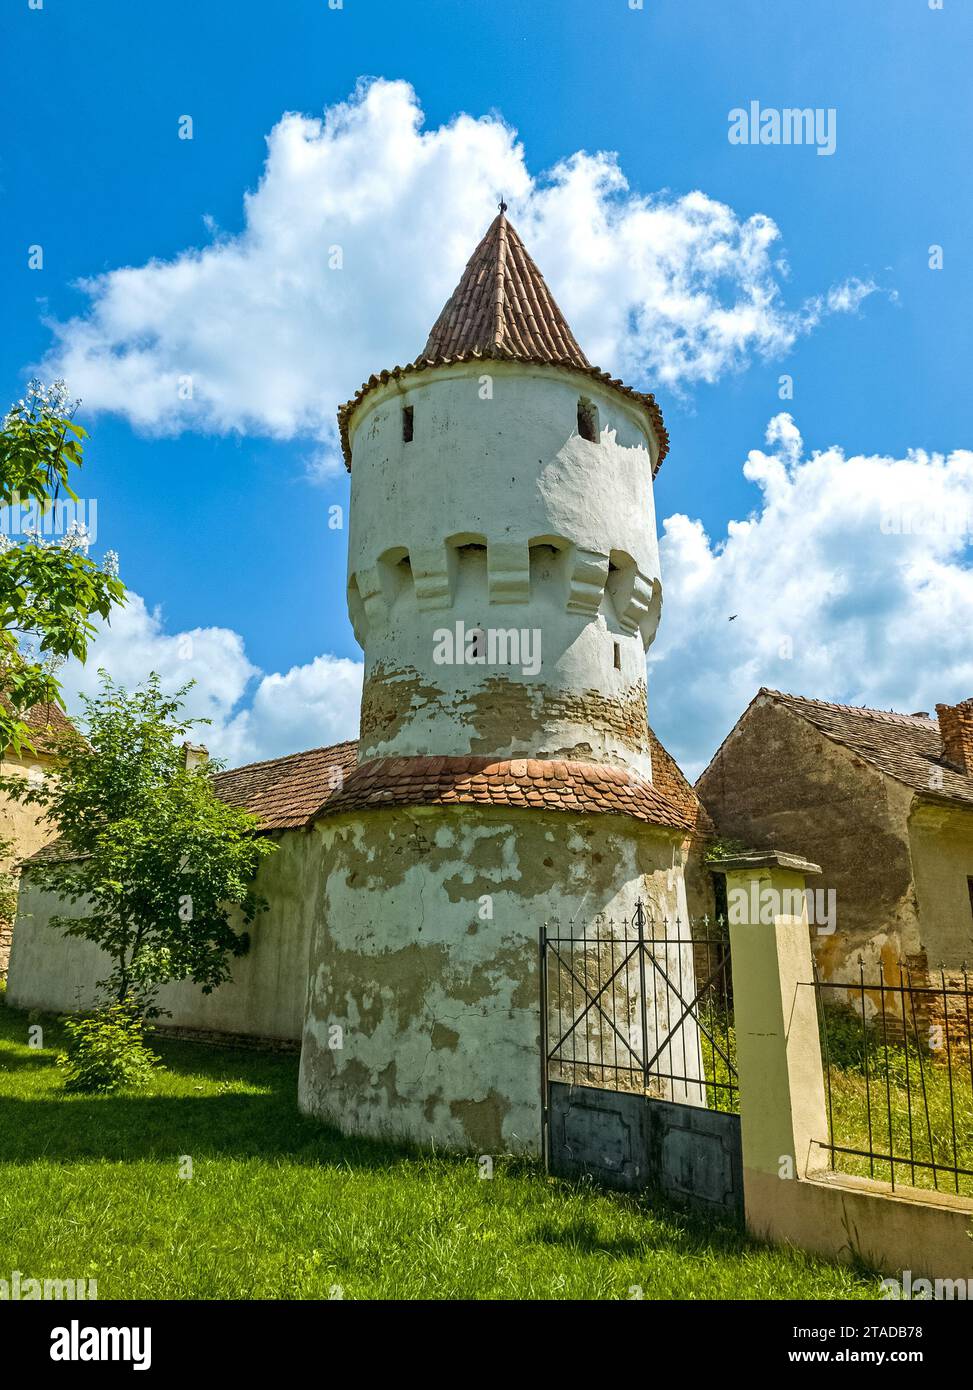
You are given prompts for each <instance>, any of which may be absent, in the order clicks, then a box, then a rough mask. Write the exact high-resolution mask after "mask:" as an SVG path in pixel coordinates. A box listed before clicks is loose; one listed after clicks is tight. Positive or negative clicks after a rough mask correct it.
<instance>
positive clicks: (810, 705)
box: [697, 686, 973, 805]
mask: <svg viewBox="0 0 973 1390" xmlns="http://www.w3.org/2000/svg"><path fill="white" fill-rule="evenodd" d="M768 700H769V701H772V702H773V703H774V704H777V705H781V706H783V707H784V708H786V709H789V710H791V711H792V712H793V713H794V714H796V715H798V716H799V717H800V718H801V719H804V720H806V721H807V723H809V724H812V725H813V726H814V728H816V729H818V730H819V731H820V732H821V733H822V734H824V736H825V737H826V738H829V739H831V740H832V741H833V742H834V743H840V744H841V745H842V746H843V747H845V748H848V749H850V750H851V751H852V752H853V753H856V754H857V755H858V756H859V757H861V758H864V759H865V761H866V762H869V763H871V764H872V765H873V766H874V767H876V768H878V769H879V771H880V772H884V773H885V774H886V776H888V777H894V778H895V780H896V781H897V782H901V783H903V785H905V786H907V787H911V788H912V789H913V791H915V792H917V793H918V794H920V795H922V796H928V797H932V798H934V799H936V800H942V799H944V798H945V799H946V800H948V801H960V802H965V803H967V804H969V805H973V777H970V776H968V775H967V774H966V773H964V772H961V771H959V770H957V769H956V768H954V767H952V766H951V765H950V764H949V763H947V762H944V761H943V757H942V748H943V741H942V734H941V733H940V729H939V721H938V719H931V718H930V717H929V716H928V715H925V714H898V713H896V712H895V711H894V710H881V709H866V708H863V707H859V706H857V705H836V704H832V703H831V702H830V701H828V700H808V699H805V698H804V696H801V695H786V694H784V693H783V692H782V691H780V690H770V689H768V688H767V687H766V686H765V687H762V688H761V689H760V690H759V691H758V692H757V695H756V696H755V697H754V699H753V700H752V701H751V703H750V704H749V705H748V706H747V709H746V710H745V711H744V713H743V714H742V715H741V716H740V718H739V719H738V720H737V723H736V725H735V726H734V728H739V726H740V724H741V723H742V722H743V720H744V719H745V718H746V717H747V714H748V713H749V711H750V710H751V709H753V707H754V706H755V705H756V704H757V703H758V702H763V701H768ZM730 737H732V734H731V735H730ZM725 742H726V740H724V743H725ZM721 747H722V745H721ZM718 757H719V751H717V753H716V757H714V759H713V762H715V761H716V758H718ZM710 766H712V763H711V764H710ZM705 775H706V774H705V772H704V773H703V776H704V777H705ZM700 780H701V779H700ZM697 785H698V783H697Z"/></svg>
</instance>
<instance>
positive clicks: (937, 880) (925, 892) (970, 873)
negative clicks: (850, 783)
mask: <svg viewBox="0 0 973 1390" xmlns="http://www.w3.org/2000/svg"><path fill="white" fill-rule="evenodd" d="M909 833H910V837H911V844H912V862H913V864H914V865H915V875H916V893H917V895H918V899H919V923H920V936H921V939H922V949H923V950H924V952H925V954H926V957H927V960H928V963H929V965H930V966H931V967H932V968H933V969H936V968H937V967H939V966H946V967H947V969H950V968H952V969H954V970H955V969H957V968H958V967H960V966H962V965H963V964H964V962H965V963H966V964H973V906H971V903H970V890H969V884H968V880H969V879H973V809H971V810H964V809H963V808H962V807H961V806H946V805H939V804H935V803H932V802H922V801H917V802H916V804H915V806H914V808H913V811H912V816H911V818H910V821H909Z"/></svg>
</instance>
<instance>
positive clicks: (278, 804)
mask: <svg viewBox="0 0 973 1390" xmlns="http://www.w3.org/2000/svg"><path fill="white" fill-rule="evenodd" d="M357 756H358V744H357V742H355V741H352V742H350V743H336V744H333V745H332V746H331V747H330V748H312V749H310V750H309V751H308V752H306V753H291V754H289V755H288V756H287V757H284V758H271V759H269V760H268V761H266V762H261V763H248V764H247V765H246V766H245V767H234V768H229V769H228V770H227V771H226V772H218V773H217V774H216V775H215V777H214V778H213V787H214V789H215V791H216V793H217V795H218V796H219V797H221V798H222V800H224V801H226V802H228V803H229V805H231V806H239V807H241V808H242V809H244V810H246V811H251V812H252V813H253V814H254V815H257V816H260V818H261V820H262V821H263V823H264V828H265V829H267V830H287V829H294V828H295V827H299V826H302V825H306V824H307V822H308V819H309V818H310V816H311V815H312V814H313V813H314V812H316V811H317V810H318V809H319V808H320V806H321V804H322V802H323V801H325V800H326V798H327V797H328V796H329V795H330V794H331V792H332V790H333V788H332V781H333V780H336V774H337V773H340V775H341V776H342V777H345V776H347V774H348V773H349V772H350V771H351V769H352V768H353V767H354V766H355V759H356V758H357Z"/></svg>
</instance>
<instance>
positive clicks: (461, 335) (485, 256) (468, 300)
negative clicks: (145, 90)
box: [418, 212, 591, 369]
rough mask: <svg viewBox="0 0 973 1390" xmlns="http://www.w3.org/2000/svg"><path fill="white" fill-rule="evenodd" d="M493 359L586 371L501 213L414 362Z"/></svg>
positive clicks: (541, 281)
mask: <svg viewBox="0 0 973 1390" xmlns="http://www.w3.org/2000/svg"><path fill="white" fill-rule="evenodd" d="M495 353H503V354H504V355H509V356H511V357H521V358H524V359H526V360H528V361H531V362H553V363H558V364H560V365H562V366H568V365H570V366H575V367H581V368H582V369H584V368H586V367H590V366H591V363H590V362H589V361H588V359H587V357H585V355H584V353H583V352H582V351H581V348H580V346H579V344H578V341H577V339H576V338H575V336H574V334H573V333H572V332H571V330H570V328H569V327H568V325H567V320H566V319H565V317H564V315H563V314H562V313H561V310H560V309H559V308H558V307H557V304H556V303H555V301H554V296H553V295H552V294H551V292H550V290H549V289H548V288H547V285H546V283H545V281H544V277H543V275H542V274H541V273H540V271H539V270H538V269H537V266H536V265H535V264H534V262H533V260H532V259H531V257H530V255H529V254H528V252H527V248H526V247H525V246H524V243H523V242H522V241H521V239H520V237H519V236H518V235H517V233H516V231H515V230H514V228H513V227H512V226H511V224H510V223H509V222H508V221H507V217H506V214H505V213H503V212H500V213H499V214H498V215H497V216H496V217H495V218H494V219H493V221H492V223H491V224H490V227H489V230H488V231H487V234H486V236H485V237H484V238H483V240H482V241H481V242H480V244H479V246H478V247H477V248H476V250H475V251H474V252H473V254H472V256H471V257H470V259H469V260H468V261H467V264H466V269H465V270H464V271H463V278H462V279H461V280H460V282H459V284H458V285H457V286H456V289H455V290H454V291H453V293H452V294H451V295H450V297H449V299H448V300H447V301H446V304H445V306H444V308H443V311H442V313H441V314H440V315H439V318H438V319H437V320H436V322H435V324H434V325H433V329H432V332H431V333H430V334H429V339H428V341H427V343H426V346H425V347H424V348H423V350H422V352H421V353H420V355H419V359H418V360H419V361H420V362H424V363H426V364H427V365H429V366H434V365H435V364H437V363H439V362H449V361H452V360H454V359H456V358H458V357H465V356H467V355H468V354H480V355H482V356H484V357H489V356H491V355H493V354H495Z"/></svg>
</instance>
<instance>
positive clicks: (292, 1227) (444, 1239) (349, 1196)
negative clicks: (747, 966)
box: [0, 1005, 879, 1299]
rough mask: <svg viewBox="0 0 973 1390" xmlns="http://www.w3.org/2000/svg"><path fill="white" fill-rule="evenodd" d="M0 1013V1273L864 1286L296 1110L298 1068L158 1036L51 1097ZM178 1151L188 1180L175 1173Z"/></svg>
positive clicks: (120, 1279)
mask: <svg viewBox="0 0 973 1390" xmlns="http://www.w3.org/2000/svg"><path fill="white" fill-rule="evenodd" d="M43 1023H44V1042H45V1044H46V1047H45V1048H44V1050H36V1049H32V1048H30V1047H28V1046H27V1036H28V1016H27V1015H26V1014H23V1013H20V1012H18V1011H16V1010H13V1009H9V1008H6V1007H4V1006H2V1005H0V1278H9V1277H10V1273H11V1272H12V1271H13V1270H20V1271H21V1272H22V1274H23V1276H24V1277H25V1278H27V1277H30V1278H41V1279H43V1278H77V1279H81V1278H96V1279H97V1280H98V1295H99V1297H100V1298H289V1299H300V1298H328V1297H333V1296H337V1295H336V1294H335V1292H333V1291H334V1290H335V1287H336V1286H337V1287H338V1288H340V1290H341V1291H342V1295H341V1296H343V1297H345V1298H395V1299H411V1298H450V1299H467V1298H544V1299H546V1298H584V1299H589V1298H590V1299H628V1298H631V1297H633V1296H636V1297H637V1296H638V1293H637V1292H633V1290H634V1289H635V1288H636V1287H637V1289H639V1290H641V1296H643V1297H645V1298H675V1299H683V1298H699V1299H708V1298H732V1299H735V1298H746V1299H766V1298H793V1297H797V1298H874V1297H877V1296H878V1293H879V1288H878V1284H879V1280H878V1276H876V1275H869V1274H866V1273H863V1272H854V1271H851V1270H847V1269H839V1268H836V1267H833V1266H831V1265H828V1264H825V1263H823V1262H821V1261H818V1260H815V1259H812V1258H811V1257H809V1256H807V1255H804V1254H803V1253H801V1252H798V1251H789V1250H788V1251H784V1250H772V1249H769V1248H767V1247H765V1246H761V1245H759V1244H757V1243H755V1242H753V1241H751V1240H749V1239H748V1238H746V1237H745V1236H743V1235H742V1234H740V1233H739V1232H738V1231H736V1230H735V1229H733V1228H732V1227H729V1226H722V1225H719V1224H717V1223H714V1222H713V1221H709V1220H703V1219H699V1218H695V1217H689V1216H686V1215H684V1214H680V1213H679V1212H678V1211H675V1210H673V1209H671V1208H667V1207H665V1206H653V1205H651V1204H650V1203H649V1202H648V1201H646V1200H644V1199H641V1198H634V1197H628V1196H618V1195H613V1194H607V1193H600V1192H597V1191H595V1190H592V1189H590V1188H586V1187H583V1186H581V1187H579V1186H575V1185H571V1184H569V1183H566V1182H562V1181H559V1180H555V1179H550V1178H547V1177H546V1176H545V1175H544V1174H543V1172H541V1171H540V1170H539V1169H538V1168H537V1167H536V1166H535V1165H534V1164H532V1163H528V1162H524V1161H522V1160H521V1161H515V1160H513V1159H509V1160H500V1161H498V1162H497V1164H496V1167H495V1173H494V1177H493V1178H492V1180H483V1179H481V1178H480V1177H479V1175H478V1168H477V1164H476V1162H475V1160H473V1159H461V1158H450V1157H448V1156H443V1157H436V1156H430V1155H428V1154H419V1153H415V1152H411V1151H409V1150H407V1149H403V1148H399V1147H394V1146H391V1145H388V1144H379V1143H372V1142H367V1141H364V1140H359V1141H355V1140H349V1139H346V1138H343V1137H341V1136H340V1135H338V1134H337V1133H335V1132H334V1131H331V1130H328V1129H325V1128H323V1127H322V1126H320V1125H319V1124H317V1123H315V1122H313V1121H311V1120H306V1119H304V1118H302V1117H301V1116H300V1115H299V1114H298V1112H297V1106H296V1101H295V1096H296V1086H297V1059H296V1058H295V1057H293V1056H283V1055H280V1054H274V1053H268V1052H256V1051H249V1050H242V1049H241V1050H229V1049H219V1048H211V1047H206V1046H202V1045H196V1044H191V1043H185V1042H175V1041H167V1042H162V1043H159V1044H158V1047H157V1050H158V1051H159V1053H160V1054H161V1056H162V1058H163V1061H164V1063H165V1066H166V1070H165V1071H162V1072H160V1073H159V1074H158V1076H157V1078H156V1080H155V1082H154V1084H153V1085H152V1086H151V1088H149V1089H148V1090H144V1091H138V1092H132V1093H129V1094H123V1095H116V1096H110V1097H99V1098H90V1097H85V1096H69V1095H65V1093H64V1091H63V1081H62V1076H61V1072H60V1070H59V1069H58V1068H57V1067H56V1065H55V1056H56V1053H57V1050H58V1048H59V1047H60V1045H61V1036H60V1033H59V1029H58V1026H57V1024H56V1022H55V1021H53V1020H50V1019H47V1020H43ZM183 1155H188V1156H189V1157H190V1158H191V1159H192V1162H193V1173H194V1175H193V1177H192V1178H190V1179H185V1178H180V1176H179V1171H180V1161H181V1159H182V1156H183Z"/></svg>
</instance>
